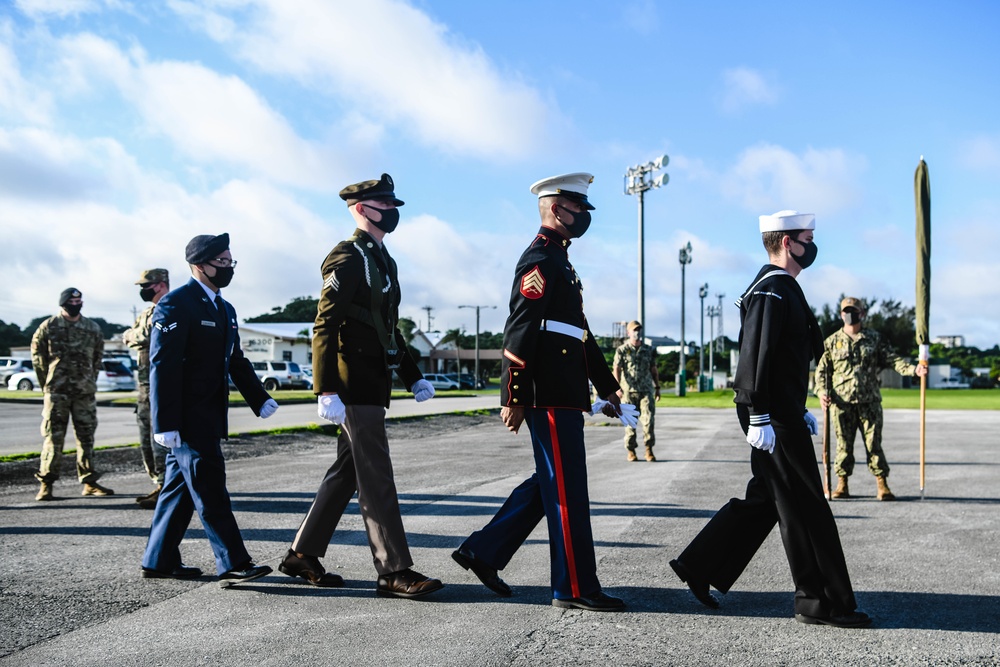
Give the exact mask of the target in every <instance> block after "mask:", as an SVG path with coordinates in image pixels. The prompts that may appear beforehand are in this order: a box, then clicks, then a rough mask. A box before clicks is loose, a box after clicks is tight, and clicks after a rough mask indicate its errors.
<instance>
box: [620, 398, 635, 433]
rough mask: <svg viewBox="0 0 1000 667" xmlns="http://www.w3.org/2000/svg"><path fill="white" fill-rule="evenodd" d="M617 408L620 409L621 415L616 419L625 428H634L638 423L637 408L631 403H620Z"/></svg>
mask: <svg viewBox="0 0 1000 667" xmlns="http://www.w3.org/2000/svg"><path fill="white" fill-rule="evenodd" d="M618 407H620V408H621V409H622V413H621V415H619V416H618V419H620V420H621V422H622V423H623V424H625V426H629V427H631V428H635V425H636V424H638V423H639V408H637V407H635V406H634V405H632V404H631V403H622V404H621V405H620V406H618Z"/></svg>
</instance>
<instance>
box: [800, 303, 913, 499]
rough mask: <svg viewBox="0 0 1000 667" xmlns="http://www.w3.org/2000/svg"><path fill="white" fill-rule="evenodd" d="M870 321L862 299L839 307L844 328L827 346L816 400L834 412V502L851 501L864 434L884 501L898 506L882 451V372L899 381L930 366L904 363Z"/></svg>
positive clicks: (870, 465) (819, 370)
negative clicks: (850, 483)
mask: <svg viewBox="0 0 1000 667" xmlns="http://www.w3.org/2000/svg"><path fill="white" fill-rule="evenodd" d="M865 315H867V309H866V308H865V304H864V302H863V301H861V300H860V299H856V298H854V297H850V296H849V297H847V298H845V299H844V300H842V301H841V302H840V317H841V319H842V320H843V321H844V328H843V329H840V330H839V331H837V332H836V333H834V334H833V335H831V336H830V337H828V338H827V339H826V341H824V343H823V356H822V358H821V359H820V360H819V363H818V364H817V365H816V394H817V395H818V396H819V398H820V402H821V403H822V405H823V408H830V420H831V421H832V422H833V426H834V432H835V433H836V434H837V459H836V462H835V464H834V470H835V472H836V473H837V478H838V481H837V488H836V489H835V490H834V491H833V494H832V496H833V497H834V498H849V497H850V492H849V491H848V488H847V478H848V477H850V476H851V473H852V472H853V471H854V436H855V435H856V434H857V431H858V429H859V428H860V429H861V437H862V439H863V440H864V443H865V450H866V452H867V457H868V469H869V470H871V473H872V474H873V475H875V480H876V483H877V484H878V499H879V500H895V498H896V496H894V495H893V493H892V491H891V490H890V489H889V484H888V482H886V477H888V476H889V463H888V462H887V461H886V460H885V454H884V453H883V451H882V394H881V392H880V391H879V372H880V371H881V370H882V369H883V368H890V367H892V368H895V369H896V372H897V373H899V374H900V375H916V376H917V377H920V376H923V375H926V374H927V367H926V366H915V365H913V364H910V363H908V362H906V361H905V360H903V359H900V358H899V357H898V356H896V355H895V354H894V353H893V352H892V350H891V349H890V348H889V344H888V342H887V341H886V340H885V339H883V338H882V337H881V336H880V335H879V333H878V332H877V331H870V330H867V329H863V328H862V326H861V325H862V322H863V320H864V318H865Z"/></svg>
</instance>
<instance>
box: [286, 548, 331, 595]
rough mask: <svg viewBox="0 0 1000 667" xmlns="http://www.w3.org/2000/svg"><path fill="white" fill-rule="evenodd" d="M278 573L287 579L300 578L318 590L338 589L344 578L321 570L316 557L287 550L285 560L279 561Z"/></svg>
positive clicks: (321, 567)
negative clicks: (285, 575) (286, 576)
mask: <svg viewBox="0 0 1000 667" xmlns="http://www.w3.org/2000/svg"><path fill="white" fill-rule="evenodd" d="M278 571H279V572H282V573H284V574H287V575H288V576H289V577H302V578H303V579H305V580H306V581H308V582H309V583H310V584H312V585H313V586H319V587H320V588H339V587H341V586H343V585H344V578H343V577H342V576H340V575H339V574H333V573H332V572H327V571H326V570H324V569H323V566H322V565H321V564H320V562H319V558H317V557H316V556H306V555H305V554H303V555H301V556H300V555H299V554H297V553H295V552H294V551H292V550H291V549H289V550H288V554H287V555H286V556H285V560H283V561H281V565H279V566H278Z"/></svg>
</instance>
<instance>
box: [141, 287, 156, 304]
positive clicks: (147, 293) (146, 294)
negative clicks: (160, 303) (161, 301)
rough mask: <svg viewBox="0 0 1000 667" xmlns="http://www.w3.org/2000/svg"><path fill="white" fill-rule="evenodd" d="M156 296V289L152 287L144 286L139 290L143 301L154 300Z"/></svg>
mask: <svg viewBox="0 0 1000 667" xmlns="http://www.w3.org/2000/svg"><path fill="white" fill-rule="evenodd" d="M154 296H156V290H155V289H153V288H152V287H143V288H142V289H141V290H139V298H140V299H142V300H143V301H152V300H153V297H154Z"/></svg>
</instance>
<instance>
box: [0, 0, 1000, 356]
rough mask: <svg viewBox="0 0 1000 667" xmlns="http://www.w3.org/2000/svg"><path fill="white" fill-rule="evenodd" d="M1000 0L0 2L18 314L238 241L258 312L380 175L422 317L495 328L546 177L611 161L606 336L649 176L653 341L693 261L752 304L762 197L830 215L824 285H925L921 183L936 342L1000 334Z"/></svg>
mask: <svg viewBox="0 0 1000 667" xmlns="http://www.w3.org/2000/svg"><path fill="white" fill-rule="evenodd" d="M998 29H1000V6H997V5H996V4H995V3H992V2H975V1H970V2H961V3H952V4H950V5H948V6H945V5H941V4H940V3H934V2H929V1H927V2H925V1H918V2H912V1H911V2H902V1H899V2H896V1H887V2H880V3H869V2H853V1H848V2H842V3H837V4H835V5H823V6H815V5H814V4H808V3H791V2H759V3H722V2H707V3H678V2H655V1H653V0H635V1H623V2H616V3H608V2H588V1H582V2H581V1H577V2H562V1H557V2H544V3H539V2H526V1H521V0H512V1H509V2H504V3H478V2H458V1H448V2H442V1H436V0H419V1H414V2H402V1H400V0H365V2H340V1H326V0H324V1H319V0H312V1H308V2H306V1H293V0H206V1H204V2H194V1H188V0H168V1H167V2H162V3H146V2H137V1H129V0H14V1H13V2H7V3H4V4H3V5H2V6H0V224H2V228H3V231H4V233H3V239H4V242H5V243H4V245H5V250H4V260H3V262H0V283H2V285H3V290H2V291H0V319H3V320H5V321H8V322H11V321H13V322H17V323H18V324H20V325H22V326H24V325H26V324H27V323H28V321H30V319H31V318H32V317H35V316H38V315H42V314H46V313H49V312H54V311H55V310H56V301H57V297H58V294H59V292H60V291H61V290H62V289H63V288H64V287H66V286H67V285H74V286H76V287H78V288H80V289H81V290H82V291H83V292H84V299H85V302H86V305H85V310H84V312H85V313H86V314H89V315H92V316H101V317H105V318H107V319H109V320H111V321H116V322H122V323H126V322H127V321H128V320H129V319H130V318H131V314H132V309H133V307H138V306H140V305H141V304H140V302H139V300H138V296H137V290H136V289H135V288H134V286H133V285H132V283H133V282H134V280H135V278H136V277H137V275H138V273H139V271H140V270H141V269H143V268H147V267H152V266H163V267H165V268H168V269H170V270H171V273H172V275H173V276H174V283H175V284H179V282H180V281H181V280H183V279H186V276H187V267H186V265H185V264H184V261H183V248H184V245H185V243H186V242H187V240H188V239H189V238H190V237H192V236H194V235H196V234H202V233H221V232H223V231H228V232H229V233H230V234H231V236H232V250H233V254H234V256H235V257H236V258H237V259H238V260H239V261H240V266H239V268H238V270H237V274H236V279H235V281H234V283H233V285H232V286H231V287H230V288H228V289H227V290H226V296H227V298H229V299H230V300H231V301H233V303H234V304H235V305H236V307H237V309H238V311H239V312H240V314H241V315H242V316H244V317H246V316H252V315H257V314H260V313H263V312H266V311H269V310H270V309H271V308H272V307H274V306H277V305H282V304H284V303H286V302H288V301H289V300H290V299H292V298H293V297H296V296H305V295H312V296H316V295H318V292H319V288H320V286H321V282H322V280H321V277H320V274H319V266H320V263H321V261H322V259H323V257H324V256H325V255H326V253H327V252H328V250H329V249H330V248H331V247H332V246H333V245H334V244H335V243H336V242H337V241H339V240H340V239H342V238H344V237H345V236H347V235H348V234H349V233H350V232H351V230H352V229H353V225H352V222H351V219H350V217H349V215H348V214H347V212H346V207H345V206H344V205H343V203H342V202H341V200H340V199H339V198H338V197H337V192H338V191H339V190H340V188H341V187H343V186H344V185H346V184H348V183H351V182H355V181H359V180H363V179H367V178H377V177H378V175H379V174H380V173H381V172H383V171H387V172H389V173H391V174H392V176H393V178H394V179H395V181H396V185H397V194H398V195H399V196H400V197H401V198H402V199H404V200H406V202H407V204H406V206H405V208H403V209H402V213H403V219H402V223H401V224H400V227H399V229H398V230H397V231H396V232H395V233H393V234H392V236H390V237H389V238H388V239H387V245H388V247H389V249H390V251H391V252H392V253H393V255H394V256H395V257H396V259H397V261H398V263H399V265H400V272H401V281H402V285H403V295H404V305H403V308H402V311H403V314H404V315H406V316H409V317H412V318H413V319H415V320H417V321H418V322H419V323H420V324H422V325H425V324H426V312H425V311H424V310H423V309H422V308H423V307H424V306H432V307H433V308H434V310H433V315H434V328H439V329H449V328H454V327H464V328H465V329H466V330H467V331H469V332H470V333H471V332H472V331H473V330H474V328H475V315H474V311H471V310H467V309H459V308H458V306H459V305H468V304H473V305H475V304H479V305H496V306H498V308H497V309H496V310H484V311H482V328H483V329H484V330H485V329H490V330H493V331H498V330H500V329H502V326H503V320H504V317H505V313H506V304H507V299H508V295H509V290H510V283H511V278H512V271H513V267H514V263H515V261H516V259H517V256H518V255H519V253H520V251H521V250H522V249H523V248H524V247H525V246H526V245H527V243H528V242H530V240H531V238H532V236H533V234H534V232H535V230H536V228H537V224H538V222H537V213H536V208H535V204H534V200H533V197H532V195H530V194H529V192H528V186H529V185H530V184H531V183H532V182H534V181H535V180H538V179H540V178H542V177H545V176H549V175H553V174H557V173H562V172H570V171H589V172H591V173H593V174H594V175H595V180H594V183H593V185H592V187H591V201H592V202H593V203H594V204H595V205H596V206H597V210H596V211H595V217H594V225H593V226H592V227H591V230H590V231H589V232H588V234H587V235H586V236H585V237H584V238H583V239H581V240H579V241H577V242H575V243H574V245H573V248H572V249H571V259H572V261H573V263H574V265H575V266H576V268H577V270H578V272H579V273H580V275H581V277H582V279H583V281H584V284H585V287H586V291H585V302H586V310H587V313H588V316H589V319H590V321H591V326H592V328H593V329H594V330H595V331H596V332H598V333H610V331H611V327H612V322H615V321H621V320H629V319H632V318H634V317H635V316H636V312H637V305H636V300H637V297H636V292H637V289H636V263H637V262H636V255H637V250H636V248H637V201H636V198H635V197H634V196H627V195H625V194H624V193H623V177H624V174H625V171H626V169H627V168H628V167H629V166H631V165H636V164H639V163H642V162H646V161H647V160H650V159H653V158H655V157H656V156H658V155H661V154H664V153H666V154H668V155H669V156H670V164H669V166H668V167H667V169H666V171H667V172H668V173H669V177H670V182H669V184H668V185H667V186H666V187H664V188H661V189H659V190H654V191H651V192H649V193H647V195H646V198H645V202H646V206H645V212H646V215H645V219H646V225H645V239H646V258H645V264H646V331H647V333H649V334H656V335H668V336H672V337H675V338H676V337H678V336H679V333H680V265H679V263H678V250H679V249H680V248H681V247H682V246H683V245H684V244H686V243H687V242H688V241H690V242H691V244H692V247H693V253H692V256H693V262H692V263H691V264H690V265H688V267H687V313H688V321H687V327H686V333H687V337H688V338H689V339H697V337H698V320H697V314H696V313H697V310H698V286H699V285H701V284H703V283H708V285H709V291H710V294H711V295H712V296H711V299H710V301H709V303H710V304H711V303H716V302H717V299H716V296H715V295H716V294H719V293H724V294H725V297H724V298H723V303H724V304H725V314H724V323H725V327H726V329H725V330H726V333H727V334H728V335H730V336H731V337H734V336H735V334H736V329H737V312H736V309H735V307H734V306H732V301H733V299H735V298H736V297H737V296H738V295H739V293H740V292H741V291H742V290H743V289H745V288H746V286H747V285H748V283H749V281H750V279H751V278H752V277H753V274H754V273H755V272H756V270H757V268H758V267H759V266H760V265H761V264H762V263H763V261H764V260H765V255H764V253H763V249H762V248H761V246H760V241H759V235H758V233H757V216H758V215H760V214H762V213H772V212H774V211H777V210H779V209H797V210H800V211H807V212H814V213H815V214H816V216H817V233H816V242H817V244H818V245H819V248H820V254H819V258H818V260H817V262H816V264H815V265H814V267H813V268H810V269H809V270H807V271H805V272H803V274H802V275H801V276H800V280H801V282H802V284H803V288H804V289H805V292H806V294H807V296H808V297H809V298H810V301H811V302H812V303H813V305H815V306H817V307H821V306H822V305H823V304H829V303H833V302H834V300H835V299H836V298H837V297H838V296H839V295H840V294H841V293H847V294H853V295H856V296H862V297H866V298H871V297H878V298H891V299H895V300H899V301H902V302H903V303H905V304H908V305H911V304H912V303H913V302H914V282H915V277H914V274H915V267H914V224H915V223H914V197H913V173H914V170H915V168H916V166H917V163H918V160H919V158H920V156H921V155H923V156H924V157H925V159H926V160H927V162H928V165H929V168H930V174H931V192H932V200H933V222H934V230H933V244H934V246H933V256H932V267H933V279H932V303H931V327H930V328H931V335H932V336H936V335H945V334H949V335H950V334H963V335H965V336H966V339H967V342H968V343H969V344H972V345H976V346H979V347H991V346H993V345H994V344H996V343H998V342H1000V334H998V326H997V325H998V322H1000V299H998V298H997V297H998V296H1000V263H998V261H997V259H998V250H997V249H998V248H1000V226H998V224H997V212H998V210H1000V79H998V78H997V76H996V63H998V62H1000V46H998V42H997V40H996V35H997V34H998Z"/></svg>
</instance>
